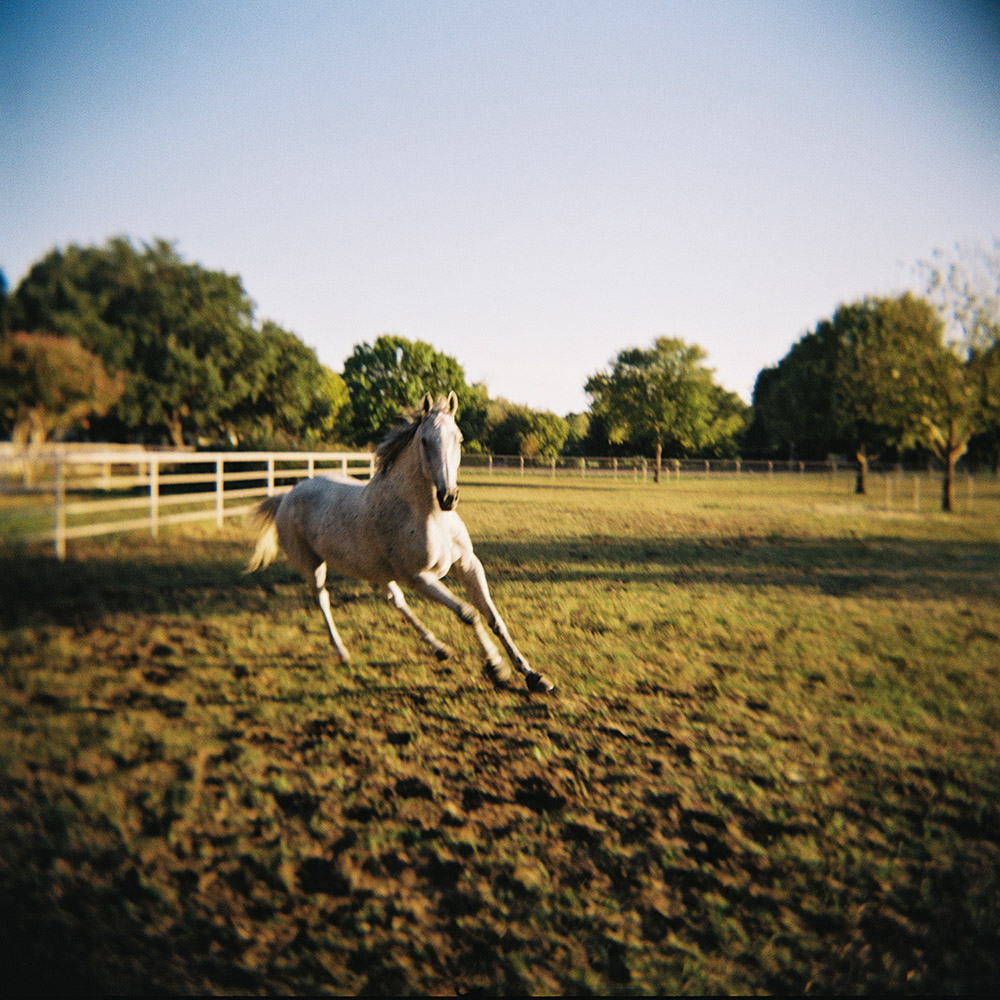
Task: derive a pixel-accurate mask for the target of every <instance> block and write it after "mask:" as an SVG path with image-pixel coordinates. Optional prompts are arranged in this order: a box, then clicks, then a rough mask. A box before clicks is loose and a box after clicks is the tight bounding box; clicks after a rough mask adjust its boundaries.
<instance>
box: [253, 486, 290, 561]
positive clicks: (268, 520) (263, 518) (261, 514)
mask: <svg viewBox="0 0 1000 1000" xmlns="http://www.w3.org/2000/svg"><path fill="white" fill-rule="evenodd" d="M281 500H282V497H281V496H280V495H279V496H275V497H268V498H267V499H266V500H265V501H264V502H263V503H260V504H258V505H257V506H256V507H255V508H254V511H253V514H252V515H251V516H252V517H253V520H254V523H255V524H256V526H257V546H256V548H255V549H254V550H253V555H252V556H251V557H250V562H249V563H247V572H248V573H253V572H255V571H256V570H258V569H261V568H262V567H264V566H269V565H270V564H271V563H272V562H274V560H275V557H276V556H277V555H278V529H277V528H276V527H275V524H274V518H275V515H276V514H277V513H278V507H279V506H280V504H281Z"/></svg>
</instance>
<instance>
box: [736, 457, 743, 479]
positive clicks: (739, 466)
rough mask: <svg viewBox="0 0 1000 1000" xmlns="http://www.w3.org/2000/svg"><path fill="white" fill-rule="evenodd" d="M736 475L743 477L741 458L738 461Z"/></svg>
mask: <svg viewBox="0 0 1000 1000" xmlns="http://www.w3.org/2000/svg"><path fill="white" fill-rule="evenodd" d="M736 475H737V476H741V475H743V461H742V459H739V458H738V459H736Z"/></svg>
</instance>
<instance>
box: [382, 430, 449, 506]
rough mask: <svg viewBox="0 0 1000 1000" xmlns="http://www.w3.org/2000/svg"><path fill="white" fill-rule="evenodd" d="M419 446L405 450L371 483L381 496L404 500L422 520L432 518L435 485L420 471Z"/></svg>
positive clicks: (413, 445)
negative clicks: (387, 495)
mask: <svg viewBox="0 0 1000 1000" xmlns="http://www.w3.org/2000/svg"><path fill="white" fill-rule="evenodd" d="M418 447H419V445H416V444H411V445H409V446H407V447H406V448H404V449H403V451H402V452H401V453H400V454H399V455H398V456H397V457H396V460H395V461H394V462H393V463H392V465H391V466H390V467H389V468H388V469H387V470H386V471H385V472H380V473H379V474H378V476H376V478H375V479H373V480H372V481H371V484H370V486H371V488H372V489H373V490H375V491H376V493H377V494H378V495H380V496H384V495H386V494H390V495H392V496H395V497H398V498H399V499H401V500H403V501H404V502H405V503H406V504H407V506H409V507H410V508H412V510H413V512H414V514H415V515H416V516H418V517H420V518H426V517H430V516H431V515H432V514H433V513H434V511H435V509H436V505H435V502H434V485H433V484H432V483H431V482H429V481H428V480H427V479H426V477H425V476H424V474H423V472H422V471H421V469H420V457H419V455H418V454H417V450H416V449H417V448H418Z"/></svg>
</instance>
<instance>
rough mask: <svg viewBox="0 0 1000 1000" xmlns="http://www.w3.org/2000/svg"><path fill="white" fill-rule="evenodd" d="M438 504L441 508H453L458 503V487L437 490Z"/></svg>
mask: <svg viewBox="0 0 1000 1000" xmlns="http://www.w3.org/2000/svg"><path fill="white" fill-rule="evenodd" d="M437 498H438V506H439V507H440V508H441V509H442V510H453V509H454V508H455V505H456V504H457V503H458V487H457V486H456V487H455V489H453V490H438V491H437Z"/></svg>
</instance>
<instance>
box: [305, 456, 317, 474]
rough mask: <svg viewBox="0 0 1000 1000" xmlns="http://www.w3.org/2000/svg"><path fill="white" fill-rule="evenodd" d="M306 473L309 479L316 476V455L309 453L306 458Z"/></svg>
mask: <svg viewBox="0 0 1000 1000" xmlns="http://www.w3.org/2000/svg"><path fill="white" fill-rule="evenodd" d="M306 475H307V476H308V477H309V478H310V479H315V478H316V456H315V455H310V456H309V457H308V458H307V459H306Z"/></svg>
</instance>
